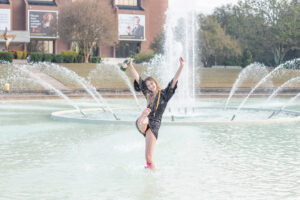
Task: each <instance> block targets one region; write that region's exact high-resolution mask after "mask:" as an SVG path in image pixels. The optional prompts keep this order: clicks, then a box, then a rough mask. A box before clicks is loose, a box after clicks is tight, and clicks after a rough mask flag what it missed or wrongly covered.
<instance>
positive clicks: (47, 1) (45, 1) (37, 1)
mask: <svg viewBox="0 0 300 200" xmlns="http://www.w3.org/2000/svg"><path fill="white" fill-rule="evenodd" d="M28 3H29V4H31V5H55V0H28Z"/></svg>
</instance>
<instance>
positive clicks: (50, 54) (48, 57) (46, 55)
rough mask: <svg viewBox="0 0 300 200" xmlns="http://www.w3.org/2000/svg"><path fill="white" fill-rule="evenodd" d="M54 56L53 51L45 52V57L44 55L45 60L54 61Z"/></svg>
mask: <svg viewBox="0 0 300 200" xmlns="http://www.w3.org/2000/svg"><path fill="white" fill-rule="evenodd" d="M53 57H54V54H52V53H45V54H44V57H43V61H45V62H52V61H53Z"/></svg>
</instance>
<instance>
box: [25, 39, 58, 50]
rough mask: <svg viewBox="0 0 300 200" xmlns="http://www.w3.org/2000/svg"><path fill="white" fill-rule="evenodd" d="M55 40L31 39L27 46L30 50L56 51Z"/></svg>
mask: <svg viewBox="0 0 300 200" xmlns="http://www.w3.org/2000/svg"><path fill="white" fill-rule="evenodd" d="M54 45H55V43H54V41H53V40H31V41H30V43H29V44H28V46H27V50H28V51H29V52H41V53H54V50H55V48H54Z"/></svg>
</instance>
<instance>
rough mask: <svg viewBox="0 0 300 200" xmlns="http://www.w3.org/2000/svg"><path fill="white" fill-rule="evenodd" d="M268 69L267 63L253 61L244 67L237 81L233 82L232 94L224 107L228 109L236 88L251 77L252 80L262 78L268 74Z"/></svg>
mask: <svg viewBox="0 0 300 200" xmlns="http://www.w3.org/2000/svg"><path fill="white" fill-rule="evenodd" d="M268 73H269V72H268V69H267V68H266V66H265V65H263V64H261V63H253V64H250V65H248V66H247V67H246V68H245V69H243V70H242V71H241V72H240V74H239V76H238V78H237V79H236V81H235V83H234V84H233V87H232V88H231V91H230V94H229V97H228V99H227V100H226V103H225V106H224V108H225V109H227V106H228V104H229V102H230V100H231V98H232V96H233V95H234V93H235V92H236V90H237V89H238V88H239V87H240V85H241V84H242V83H243V82H244V81H246V80H247V79H249V78H251V79H252V81H253V82H254V81H256V79H261V78H263V77H264V76H266V75H267V74H268Z"/></svg>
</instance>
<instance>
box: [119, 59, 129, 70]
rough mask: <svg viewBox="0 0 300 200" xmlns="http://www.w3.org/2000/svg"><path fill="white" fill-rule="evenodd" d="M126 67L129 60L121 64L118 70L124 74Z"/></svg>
mask: <svg viewBox="0 0 300 200" xmlns="http://www.w3.org/2000/svg"><path fill="white" fill-rule="evenodd" d="M128 66H129V60H125V61H124V62H123V63H122V65H121V67H120V69H121V70H122V71H124V72H125V71H126V69H127V67H128Z"/></svg>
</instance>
